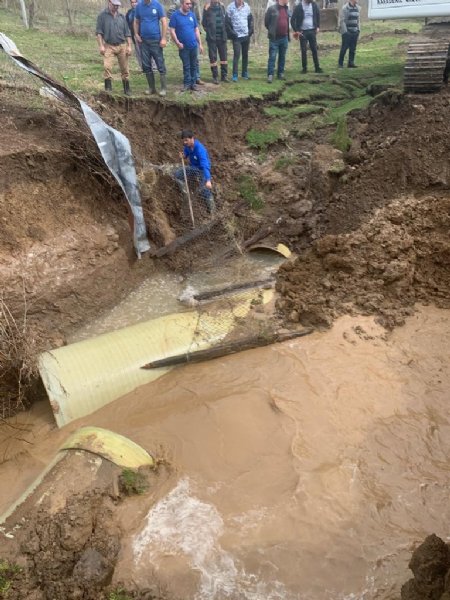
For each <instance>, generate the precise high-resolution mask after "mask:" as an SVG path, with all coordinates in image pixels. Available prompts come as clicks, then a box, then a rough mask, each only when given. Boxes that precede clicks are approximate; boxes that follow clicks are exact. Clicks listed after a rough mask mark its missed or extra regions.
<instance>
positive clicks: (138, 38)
mask: <svg viewBox="0 0 450 600" xmlns="http://www.w3.org/2000/svg"><path fill="white" fill-rule="evenodd" d="M134 39H135V40H136V41H137V43H138V44H142V38H141V36H140V35H139V34H138V33H135V34H134Z"/></svg>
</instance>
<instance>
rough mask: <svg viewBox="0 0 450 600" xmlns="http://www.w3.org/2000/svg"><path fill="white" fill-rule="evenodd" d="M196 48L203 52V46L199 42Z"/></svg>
mask: <svg viewBox="0 0 450 600" xmlns="http://www.w3.org/2000/svg"><path fill="white" fill-rule="evenodd" d="M198 49H199V50H200V54H203V46H202V45H201V44H199V45H198Z"/></svg>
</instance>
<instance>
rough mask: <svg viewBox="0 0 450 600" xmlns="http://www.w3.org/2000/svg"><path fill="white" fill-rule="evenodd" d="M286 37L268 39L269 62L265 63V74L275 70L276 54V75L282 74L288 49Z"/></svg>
mask: <svg viewBox="0 0 450 600" xmlns="http://www.w3.org/2000/svg"><path fill="white" fill-rule="evenodd" d="M288 43H289V42H288V37H287V35H286V36H285V37H282V38H279V39H278V40H269V62H268V64H267V74H268V75H273V74H274V72H275V61H276V58H277V54H278V69H277V75H278V77H279V76H280V75H283V73H284V65H285V63H286V52H287V49H288Z"/></svg>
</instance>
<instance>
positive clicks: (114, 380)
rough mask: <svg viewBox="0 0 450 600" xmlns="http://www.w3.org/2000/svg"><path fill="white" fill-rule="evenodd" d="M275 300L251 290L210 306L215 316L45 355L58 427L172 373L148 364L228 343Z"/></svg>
mask: <svg viewBox="0 0 450 600" xmlns="http://www.w3.org/2000/svg"><path fill="white" fill-rule="evenodd" d="M273 295H274V292H273V290H264V291H260V290H253V291H252V292H249V291H246V292H245V293H241V294H236V295H235V296H232V297H228V298H227V304H226V306H219V307H216V308H214V307H210V309H209V310H210V312H209V313H207V312H205V310H203V311H189V312H184V313H178V314H172V315H166V316H164V317H160V318H158V319H153V320H151V321H147V322H145V323H139V324H137V325H133V326H131V327H126V328H124V329H120V330H118V331H114V332H111V333H107V334H104V335H100V336H98V337H97V338H94V339H90V340H86V341H83V342H78V343H76V344H71V345H69V346H64V347H62V348H58V349H56V350H51V351H50V352H45V353H43V354H41V355H40V357H39V362H38V366H39V372H40V374H41V377H42V381H43V382H44V385H45V388H46V390H47V394H48V397H49V399H50V404H51V406H52V410H53V413H54V415H55V419H56V423H57V425H58V426H59V427H63V426H64V425H66V424H67V423H70V422H71V421H73V420H74V419H78V418H79V417H83V416H85V415H88V414H91V413H93V412H94V411H96V410H97V409H99V408H101V407H102V406H105V405H106V404H109V403H110V402H112V401H113V400H116V399H117V398H120V397H121V396H124V395H125V394H127V393H129V392H132V391H133V390H135V389H136V388H138V387H139V386H141V385H144V384H146V383H149V382H150V381H154V380H155V379H158V378H159V377H161V376H162V375H164V374H165V373H167V371H169V370H170V368H169V367H166V368H160V369H152V370H145V369H141V367H142V366H143V365H145V364H147V363H151V362H153V361H155V360H158V359H161V358H166V357H168V356H173V355H175V354H183V353H188V352H192V351H195V350H202V349H206V348H210V347H211V346H213V345H215V344H217V343H218V342H220V341H222V340H223V339H224V338H225V337H226V336H227V335H228V334H229V333H230V331H232V329H233V328H234V326H235V323H236V319H240V318H245V317H246V316H248V313H249V312H250V310H251V306H252V302H253V301H254V300H255V299H256V298H257V297H258V296H259V297H261V299H262V302H263V303H267V302H269V301H270V300H271V299H272V298H273Z"/></svg>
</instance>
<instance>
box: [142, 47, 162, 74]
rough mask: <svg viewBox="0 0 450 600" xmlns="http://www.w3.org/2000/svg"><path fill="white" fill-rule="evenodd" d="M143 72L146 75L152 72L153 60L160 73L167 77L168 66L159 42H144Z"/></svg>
mask: <svg viewBox="0 0 450 600" xmlns="http://www.w3.org/2000/svg"><path fill="white" fill-rule="evenodd" d="M141 57H142V70H143V71H144V73H151V72H152V58H153V60H154V61H155V63H156V68H157V69H158V71H159V72H160V73H161V74H162V75H165V73H166V65H165V63H164V54H163V49H162V48H161V46H160V45H159V41H158V40H142V44H141Z"/></svg>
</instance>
